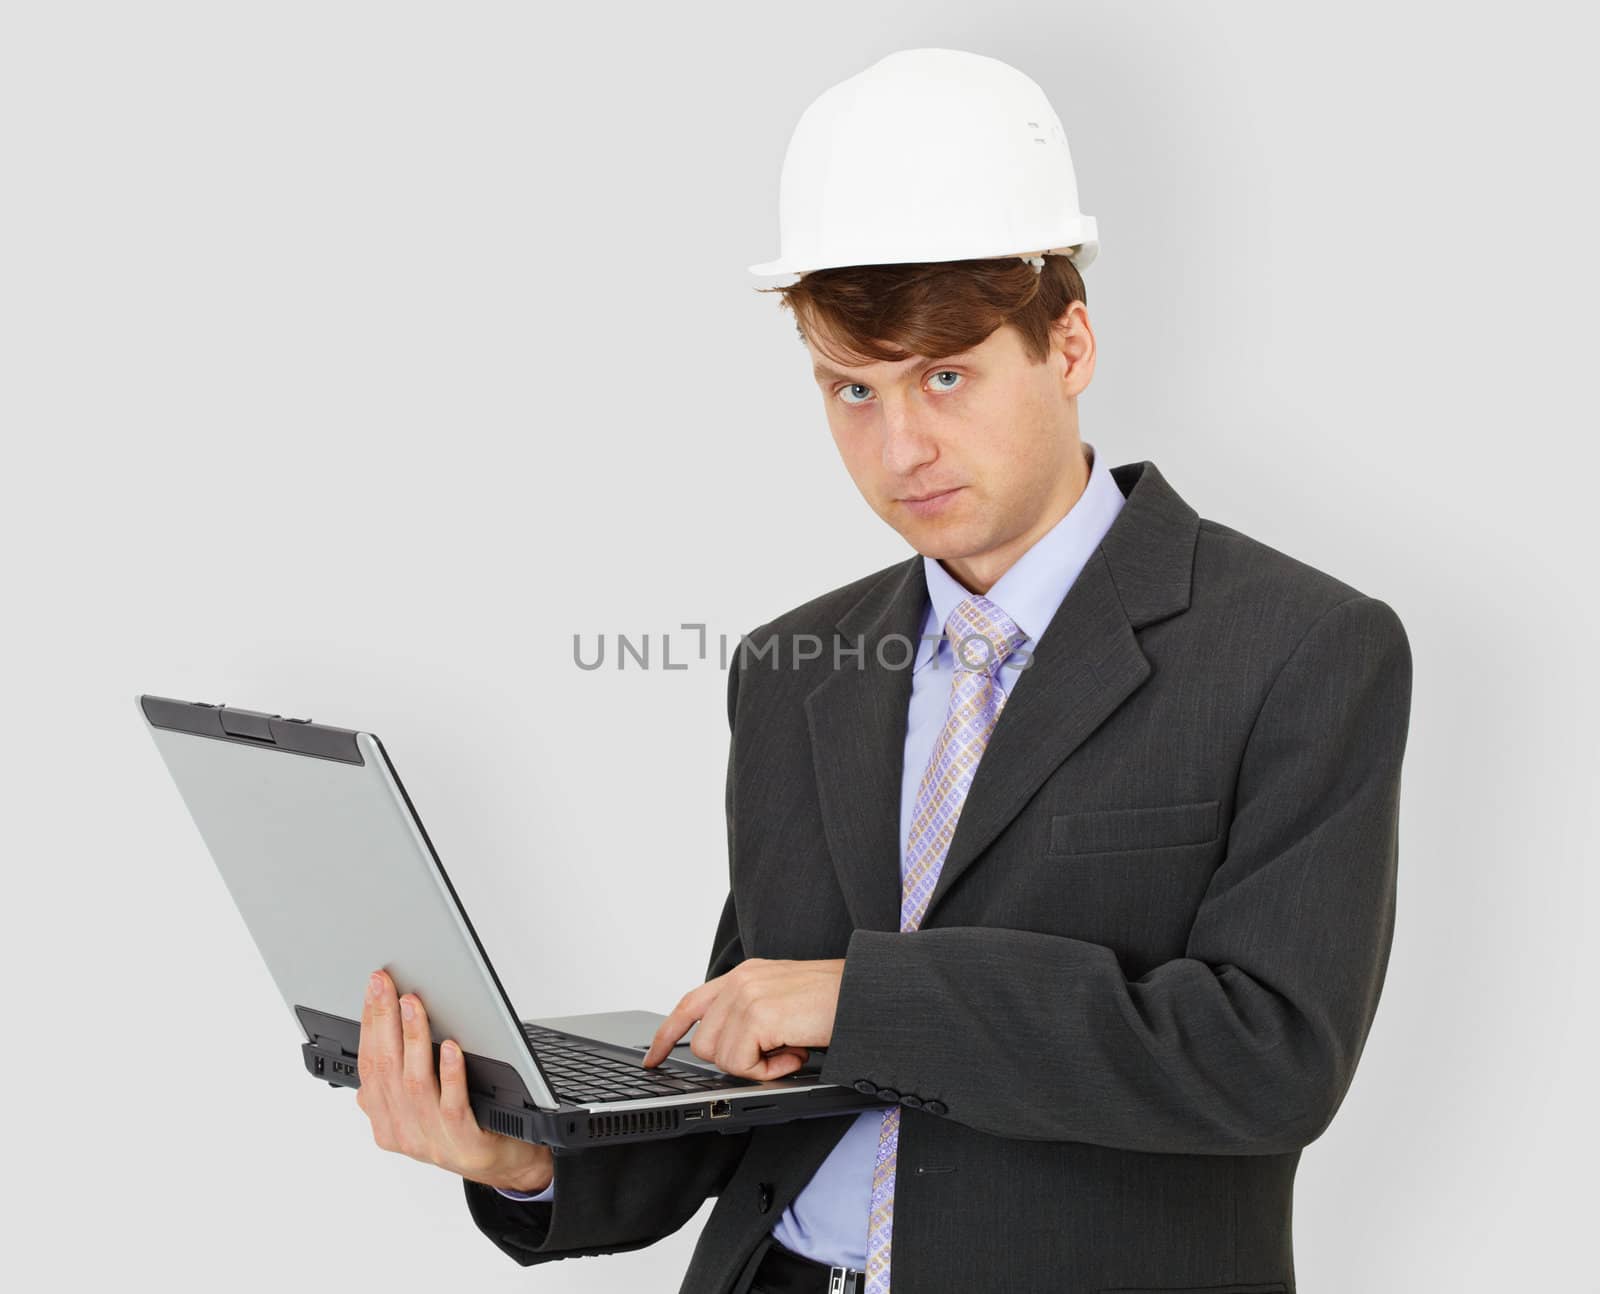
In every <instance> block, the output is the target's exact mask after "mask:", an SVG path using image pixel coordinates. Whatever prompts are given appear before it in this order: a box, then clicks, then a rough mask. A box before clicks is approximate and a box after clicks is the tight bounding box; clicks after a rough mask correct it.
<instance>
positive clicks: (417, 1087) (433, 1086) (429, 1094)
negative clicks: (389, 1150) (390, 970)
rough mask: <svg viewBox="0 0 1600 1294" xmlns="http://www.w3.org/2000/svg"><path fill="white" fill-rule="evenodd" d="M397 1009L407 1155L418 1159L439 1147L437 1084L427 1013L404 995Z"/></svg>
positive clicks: (418, 1002) (415, 997)
mask: <svg viewBox="0 0 1600 1294" xmlns="http://www.w3.org/2000/svg"><path fill="white" fill-rule="evenodd" d="M399 1006H400V1034H401V1037H402V1038H403V1039H404V1047H405V1052H404V1056H403V1059H402V1061H401V1066H400V1087H401V1090H402V1091H403V1092H404V1093H405V1109H406V1124H407V1131H408V1132H409V1133H410V1144H411V1151H410V1153H411V1154H412V1155H413V1156H419V1157H420V1156H426V1155H428V1154H429V1153H430V1152H431V1151H433V1150H436V1149H438V1147H439V1083H438V1080H437V1079H435V1078H434V1076H433V1034H432V1033H431V1032H430V1031H429V1025H428V1013H427V1011H426V1010H425V1009H424V1008H423V1005H422V999H421V998H420V997H419V996H418V995H417V994H415V993H406V994H404V995H403V996H402V997H401V998H400V1001H399ZM408 1017H409V1018H408Z"/></svg>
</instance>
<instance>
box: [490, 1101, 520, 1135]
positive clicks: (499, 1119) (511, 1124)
mask: <svg viewBox="0 0 1600 1294" xmlns="http://www.w3.org/2000/svg"><path fill="white" fill-rule="evenodd" d="M489 1131H490V1132H498V1133H499V1134H500V1135H501V1136H503V1137H517V1138H521V1137H522V1136H523V1125H522V1116H521V1115H518V1114H513V1113H512V1112H511V1111H510V1110H502V1109H500V1108H499V1107H498V1106H493V1105H491V1106H490V1107H489Z"/></svg>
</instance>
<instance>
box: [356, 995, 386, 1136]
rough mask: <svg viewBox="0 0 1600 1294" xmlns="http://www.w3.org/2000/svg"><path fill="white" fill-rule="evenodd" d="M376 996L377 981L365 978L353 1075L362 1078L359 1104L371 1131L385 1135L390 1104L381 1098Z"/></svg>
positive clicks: (382, 1095) (381, 1085)
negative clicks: (368, 1121) (370, 1126)
mask: <svg viewBox="0 0 1600 1294" xmlns="http://www.w3.org/2000/svg"><path fill="white" fill-rule="evenodd" d="M376 1000H377V981H376V980H374V979H372V978H371V977H369V978H368V980H367V988H366V995H365V996H364V997H363V998H362V1002H361V1038H360V1041H359V1042H358V1043H357V1044H356V1075H357V1077H359V1078H360V1079H361V1100H360V1104H361V1108H362V1109H363V1110H364V1111H365V1112H366V1115H367V1117H368V1118H369V1119H371V1120H372V1124H373V1133H374V1135H377V1134H378V1133H379V1132H380V1131H381V1132H383V1133H385V1135H387V1128H388V1119H389V1108H388V1105H387V1103H386V1102H385V1100H384V1093H383V1084H382V1083H380V1082H379V1081H378V1049H379V1045H380V1044H379V1039H378V1026H377V1018H376V1015H375V1013H374V1006H375V1005H376Z"/></svg>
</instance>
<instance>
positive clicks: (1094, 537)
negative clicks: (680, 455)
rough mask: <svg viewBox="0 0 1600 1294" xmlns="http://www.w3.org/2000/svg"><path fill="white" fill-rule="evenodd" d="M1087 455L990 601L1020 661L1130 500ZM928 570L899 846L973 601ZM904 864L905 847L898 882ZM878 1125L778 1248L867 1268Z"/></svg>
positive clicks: (812, 1194) (940, 573)
mask: <svg viewBox="0 0 1600 1294" xmlns="http://www.w3.org/2000/svg"><path fill="white" fill-rule="evenodd" d="M1083 448H1084V456H1085V458H1086V459H1087V460H1088V462H1089V482H1088V484H1087V485H1086V486H1085V487H1084V491H1083V493H1082V494H1081V495H1080V496H1079V497H1078V500H1077V502H1076V503H1074V504H1073V505H1072V507H1071V508H1070V509H1069V510H1068V511H1067V514H1066V516H1064V517H1062V518H1061V520H1060V521H1058V522H1056V524H1055V525H1054V526H1052V527H1051V528H1050V529H1049V530H1047V531H1046V532H1045V533H1044V534H1043V535H1042V536H1040V538H1039V540H1038V541H1037V542H1036V543H1035V544H1034V545H1033V547H1031V548H1029V549H1028V551H1027V552H1025V553H1023V554H1022V556H1021V557H1019V558H1018V559H1017V560H1016V561H1015V562H1014V563H1013V564H1012V565H1011V567H1010V568H1009V569H1008V570H1007V571H1006V572H1005V574H1003V575H1002V576H1001V577H1000V578H999V579H998V580H996V581H995V584H994V587H993V588H991V589H990V590H989V591H988V593H987V594H985V596H986V597H987V598H988V599H989V600H990V601H991V602H993V603H995V604H996V605H997V606H998V607H1000V609H1001V610H1002V611H1004V612H1005V613H1006V614H1007V615H1008V616H1010V617H1011V619H1012V620H1013V621H1015V622H1016V624H1017V627H1018V628H1019V629H1021V630H1022V631H1023V632H1024V633H1025V634H1027V635H1028V637H1027V640H1026V641H1025V642H1024V643H1023V644H1022V647H1021V648H1020V650H1019V651H1018V652H1017V654H1016V658H1017V659H1020V660H1026V659H1027V658H1029V657H1031V655H1032V653H1033V649H1034V645H1035V644H1036V643H1037V642H1038V640H1039V636H1040V635H1041V634H1042V633H1043V632H1044V630H1045V626H1046V625H1048V624H1049V623H1050V619H1051V617H1052V616H1054V615H1055V613H1056V608H1057V607H1059V606H1060V605H1061V602H1062V600H1063V599H1064V598H1065V597H1066V596H1067V591H1068V590H1069V589H1070V588H1071V587H1072V585H1073V582H1074V581H1075V580H1076V579H1077V578H1078V573H1079V572H1080V571H1081V570H1083V568H1084V566H1085V565H1086V564H1087V563H1088V561H1089V558H1090V557H1092V556H1093V555H1094V551H1095V549H1096V548H1097V547H1099V544H1100V541H1101V539H1103V538H1104V537H1105V533H1106V531H1107V530H1109V529H1110V528H1111V523H1112V522H1113V521H1115V520H1116V517H1117V513H1118V512H1120V511H1121V510H1122V505H1123V503H1124V502H1125V501H1126V500H1124V498H1123V496H1122V491H1121V489H1120V488H1118V486H1117V483H1116V481H1114V480H1113V479H1112V477H1111V468H1110V466H1109V465H1108V464H1107V463H1106V462H1105V461H1104V460H1103V459H1102V458H1101V457H1100V456H1099V455H1098V454H1096V453H1095V452H1094V446H1093V445H1091V444H1088V443H1087V442H1085V444H1084V447H1083ZM922 568H923V572H924V574H925V575H926V577H927V584H928V610H927V613H926V615H925V616H924V618H923V624H922V633H921V642H920V643H919V645H918V648H917V654H916V656H915V658H914V660H913V663H912V676H911V703H910V705H909V707H908V709H907V712H906V741H905V765H904V771H903V773H902V776H901V783H900V839H901V840H902V841H904V840H907V839H909V838H910V834H911V817H912V814H913V812H914V811H915V808H916V802H917V790H918V788H919V787H920V786H921V783H922V774H923V770H924V769H925V768H926V767H927V764H928V758H929V756H931V755H932V754H933V743H934V740H935V739H936V738H937V737H938V735H939V730H940V729H941V728H942V727H943V726H944V718H945V710H946V708H947V706H948V704H949V700H950V681H951V679H950V671H951V665H952V663H953V657H952V654H951V650H950V644H949V642H948V641H946V640H945V639H944V638H942V637H937V640H936V636H937V635H940V634H942V633H943V629H944V623H945V621H946V620H948V619H949V617H950V613H951V611H953V610H954V609H955V607H956V605H957V604H958V603H959V602H960V601H961V600H962V599H963V598H966V597H969V596H971V595H970V593H969V592H968V591H967V589H965V588H963V587H962V585H961V584H959V583H958V582H957V581H956V580H955V578H954V577H953V576H951V574H950V573H949V572H948V571H946V570H945V568H944V567H943V566H942V565H941V564H940V563H939V562H938V561H936V560H935V559H933V558H931V557H924V558H923V559H922ZM1025 668H1026V667H1025V666H1024V667H1023V668H1009V667H1004V666H1003V667H1002V668H1001V670H1000V686H1001V687H1002V688H1003V689H1004V690H1005V693H1006V695H1007V696H1010V694H1011V689H1012V688H1013V687H1014V686H1015V685H1016V681H1017V680H1018V679H1019V678H1021V677H1022V675H1023V673H1024V672H1025ZM905 867H906V859H905V853H904V850H902V852H901V856H900V873H901V877H902V879H903V878H904V876H905ZM882 1123H883V1111H882V1109H877V1110H864V1111H862V1113H860V1114H859V1115H857V1116H856V1120H855V1122H854V1123H852V1124H851V1125H850V1127H849V1128H848V1129H847V1130H846V1132H845V1134H844V1136H843V1137H842V1138H841V1139H840V1141H839V1143H838V1145H836V1146H835V1147H834V1148H833V1150H832V1151H831V1152H830V1153H829V1155H828V1157H827V1158H826V1159H824V1160H823V1161H822V1163H821V1165H820V1166H819V1167H818V1168H817V1171H816V1172H815V1173H814V1174H813V1175H812V1178H811V1180H810V1181H809V1182H807V1183H806V1185H805V1187H804V1188H803V1189H802V1190H801V1191H800V1193H799V1194H798V1195H797V1196H795V1198H794V1201H793V1202H792V1203H791V1204H790V1205H789V1207H788V1208H786V1209H785V1210H784V1211H783V1216H782V1217H781V1218H779V1219H778V1222H777V1223H776V1225H774V1227H773V1228H772V1234H773V1236H774V1237H775V1238H776V1239H777V1241H778V1243H779V1244H781V1245H783V1246H784V1247H785V1248H786V1249H791V1250H793V1251H794V1252H795V1253H797V1254H804V1255H805V1256H806V1257H807V1258H811V1259H814V1260H816V1261H817V1262H820V1263H826V1264H827V1265H828V1266H830V1267H831V1266H835V1265H842V1266H845V1267H853V1268H856V1269H857V1270H859V1271H864V1270H865V1269H866V1266H867V1216H868V1213H869V1211H870V1210H869V1204H870V1200H871V1197H872V1168H873V1163H874V1161H875V1160H876V1158H877V1153H878V1129H879V1128H880V1127H881V1125H882ZM554 1193H555V1183H554V1182H552V1183H551V1184H550V1185H549V1186H547V1187H546V1188H545V1189H544V1190H542V1191H540V1192H538V1193H537V1194H527V1193H524V1192H520V1191H506V1190H502V1191H501V1192H500V1194H502V1195H505V1196H508V1197H509V1198H511V1199H514V1200H548V1199H550V1198H551V1197H552V1196H553V1195H554Z"/></svg>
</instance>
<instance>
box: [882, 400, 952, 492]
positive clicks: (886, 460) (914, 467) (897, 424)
mask: <svg viewBox="0 0 1600 1294" xmlns="http://www.w3.org/2000/svg"><path fill="white" fill-rule="evenodd" d="M938 457H939V447H938V446H937V445H936V444H935V443H934V441H933V438H932V437H931V436H929V435H928V434H927V433H926V432H924V431H923V430H922V429H921V428H920V427H919V426H918V424H917V419H916V417H915V416H914V415H912V414H911V413H910V412H909V411H908V410H906V409H903V408H902V409H899V410H894V409H889V410H887V411H886V412H885V414H884V418H883V470H884V471H886V472H888V473H889V474H890V475H891V476H895V477H909V476H914V475H915V474H916V473H917V471H918V469H920V468H922V467H924V466H926V465H927V464H928V463H931V462H933V460H934V459H936V458H938Z"/></svg>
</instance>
